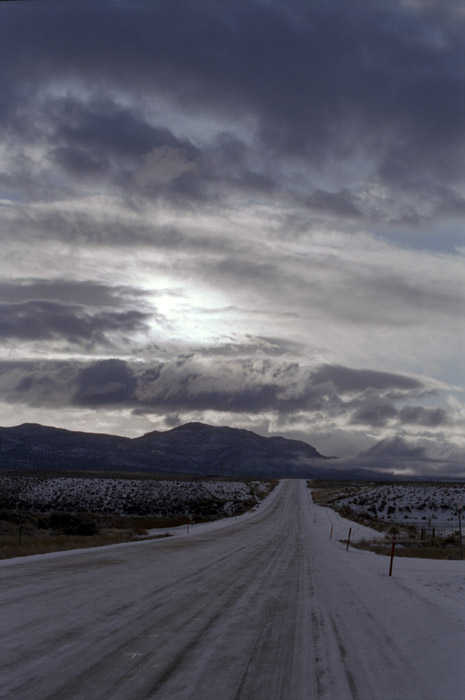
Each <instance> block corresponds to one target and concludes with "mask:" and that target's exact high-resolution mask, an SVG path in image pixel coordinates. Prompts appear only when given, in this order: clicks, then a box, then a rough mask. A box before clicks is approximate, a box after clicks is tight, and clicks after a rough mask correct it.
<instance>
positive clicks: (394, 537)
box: [389, 535, 396, 576]
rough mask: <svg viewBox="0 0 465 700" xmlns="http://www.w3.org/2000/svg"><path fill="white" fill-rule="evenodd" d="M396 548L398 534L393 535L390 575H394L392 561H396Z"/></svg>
mask: <svg viewBox="0 0 465 700" xmlns="http://www.w3.org/2000/svg"><path fill="white" fill-rule="evenodd" d="M395 548H396V536H395V535H393V536H392V546H391V563H390V564H389V576H392V562H393V561H394V550H395Z"/></svg>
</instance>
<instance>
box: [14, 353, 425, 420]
mask: <svg viewBox="0 0 465 700" xmlns="http://www.w3.org/2000/svg"><path fill="white" fill-rule="evenodd" d="M331 369H334V370H335V374H336V376H337V375H339V377H340V374H341V369H345V368H340V367H335V368H332V367H331V366H327V367H326V368H322V369H321V370H320V371H319V372H316V373H313V372H312V371H311V370H309V369H308V368H306V367H303V366H301V365H299V363H297V362H285V361H283V360H277V359H272V358H269V357H268V358H267V357H250V358H244V357H242V358H241V357H239V358H234V359H232V358H230V357H221V356H216V357H215V358H214V359H210V358H208V357H205V356H202V355H188V356H179V357H178V358H176V359H173V360H170V361H163V362H162V361H157V362H152V363H147V362H140V363H137V364H135V363H128V362H125V361H122V360H105V361H99V362H95V363H76V362H70V363H69V364H68V372H67V374H66V382H67V384H66V386H64V387H62V388H61V389H59V390H58V389H57V390H56V391H55V392H50V393H49V395H48V398H47V401H48V402H53V394H54V393H55V394H56V396H57V405H59V404H60V401H62V397H63V396H67V397H68V398H67V401H69V403H70V404H74V405H79V406H89V407H92V408H98V407H99V406H100V405H101V406H106V405H108V403H118V404H119V405H121V406H125V407H127V408H130V409H133V410H134V411H136V412H138V413H143V412H147V413H151V412H153V413H157V414H164V413H169V414H174V413H182V412H185V411H193V410H194V411H220V412H229V413H247V414H251V413H254V414H259V413H260V412H266V411H268V412H270V411H271V412H273V413H276V414H288V415H289V414H292V413H293V412H296V411H303V412H307V413H308V414H309V415H314V414H317V413H318V414H319V415H320V417H326V418H330V417H337V416H350V415H351V414H353V413H354V412H356V411H358V412H359V420H360V421H362V420H365V422H367V421H368V419H369V418H370V416H371V417H372V416H373V410H374V409H373V407H374V406H375V405H376V402H377V403H378V405H383V404H385V405H387V404H388V403H389V399H386V398H384V399H383V397H384V396H385V394H386V391H387V390H388V389H389V390H392V389H393V388H396V391H397V398H403V399H404V400H408V399H410V400H411V399H412V398H414V397H416V396H418V395H419V394H421V391H422V390H424V387H423V386H422V385H421V384H420V383H419V382H417V381H413V380H412V383H411V384H408V383H407V382H405V381H404V379H405V378H404V377H401V376H399V377H396V375H389V380H388V379H387V377H386V376H383V375H384V373H372V374H371V375H370V376H369V377H368V379H367V378H365V379H363V373H362V372H360V373H358V374H357V375H355V376H356V377H357V378H356V379H354V378H353V379H352V380H351V383H350V387H351V388H350V391H351V392H352V393H353V392H355V391H356V392H357V396H356V397H354V398H353V400H352V401H344V400H343V394H344V392H345V391H346V390H347V382H345V383H344V385H343V390H342V392H339V391H338V388H337V385H336V383H334V382H333V381H331V380H329V379H328V380H326V381H325V382H323V383H322V382H320V381H315V376H316V377H318V376H321V375H322V374H324V375H325V376H326V377H330V376H331ZM323 370H326V371H325V372H324V371H323ZM60 371H61V372H62V373H63V372H64V369H63V365H62V366H60ZM347 371H348V373H350V372H351V371H352V370H349V369H348V370H347ZM353 371H354V372H356V370H353ZM377 374H380V375H381V377H378V380H379V381H378V384H379V387H380V388H379V389H377V390H374V389H373V387H372V385H373V383H374V376H375V375H377ZM63 376H64V375H63ZM31 377H33V381H32V383H30V382H31ZM39 377H42V379H43V380H44V381H51V382H53V383H54V384H56V385H57V386H59V382H60V380H59V376H58V375H57V370H56V364H54V363H37V364H36V365H33V364H23V365H11V366H10V365H8V363H3V365H2V381H1V382H0V388H1V389H2V396H3V397H4V400H7V401H8V400H11V401H18V400H20V401H21V402H24V403H31V404H32V403H33V404H34V405H36V402H37V396H36V393H35V388H36V387H37V386H38V381H39ZM28 387H29V388H30V395H29V394H28V391H27V389H28ZM355 387H357V389H356V390H355ZM399 387H402V389H400V388H399ZM387 395H388V396H389V397H390V395H391V394H389V393H388V394H387ZM71 396H72V397H74V398H72V399H71V398H70V397H71ZM109 397H110V398H109ZM369 409H370V410H371V411H372V413H371V414H370V415H369V414H368V410H369ZM363 410H365V415H363V413H362V412H363ZM384 411H386V409H385V408H384ZM378 412H379V409H378ZM417 419H418V420H420V418H419V416H418V417H417ZM372 422H374V419H372Z"/></svg>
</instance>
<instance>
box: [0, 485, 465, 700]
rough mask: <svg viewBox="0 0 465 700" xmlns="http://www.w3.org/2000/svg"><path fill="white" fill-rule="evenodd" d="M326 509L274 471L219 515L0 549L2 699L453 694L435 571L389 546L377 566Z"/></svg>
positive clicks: (379, 698)
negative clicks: (173, 533) (8, 551)
mask: <svg viewBox="0 0 465 700" xmlns="http://www.w3.org/2000/svg"><path fill="white" fill-rule="evenodd" d="M335 517H336V516H335ZM331 518H332V516H331V515H330V513H329V512H328V511H327V510H326V509H322V508H319V507H317V506H315V505H314V504H313V503H312V502H311V497H310V492H309V490H308V489H307V488H306V485H305V482H302V481H285V482H283V483H282V485H281V486H280V487H279V491H278V492H277V493H276V494H274V495H273V496H272V497H271V499H270V503H269V505H268V506H267V507H265V508H263V509H262V510H259V511H258V512H257V513H256V514H254V515H252V516H248V517H247V518H244V519H238V521H237V522H234V521H232V522H231V524H229V525H228V526H227V527H224V528H223V529H212V530H204V531H200V530H199V531H198V532H197V533H196V531H195V527H194V528H192V529H191V533H190V534H189V535H184V536H183V537H177V538H175V537H173V538H169V539H165V540H158V541H147V542H140V543H135V544H129V545H122V546H121V545H117V546H113V547H106V548H100V549H93V550H89V551H80V552H68V553H64V554H63V553H61V554H60V555H59V556H56V555H55V556H41V557H28V558H24V559H18V560H15V561H9V562H3V563H2V566H1V567H0V601H1V603H2V619H3V622H2V634H1V649H0V650H1V654H0V678H1V684H0V697H1V698H8V699H9V700H52V699H53V700H67V699H71V698H72V699H73V700H94V699H95V700H97V699H98V700H105V699H111V700H145V699H148V698H156V699H157V700H219V699H221V700H239V699H247V700H278V699H279V700H303V699H304V698H305V700H309V699H310V698H319V699H320V700H322V699H325V700H388V699H389V700H417V699H418V700H420V699H421V700H455V698H457V700H458V698H459V697H460V698H463V697H464V696H463V692H465V691H464V688H465V676H464V671H463V667H464V664H463V649H464V648H465V646H464V645H465V637H464V618H463V606H462V607H460V606H459V604H458V601H457V597H456V596H455V597H454V596H453V595H452V596H451V595H447V594H444V590H445V589H444V586H445V583H444V582H445V579H444V576H446V574H443V573H442V571H443V569H442V568H439V569H437V571H436V573H434V572H433V574H434V576H433V578H431V576H432V574H431V570H430V568H428V567H429V565H428V566H426V565H424V562H419V563H418V564H417V563H415V564H414V565H413V564H409V563H408V562H407V563H405V562H406V560H403V561H402V563H400V560H399V564H397V562H396V567H397V569H396V572H395V574H396V575H395V576H393V577H391V578H389V577H388V575H387V566H386V558H385V557H380V556H377V555H374V554H371V553H367V552H361V551H359V550H353V551H351V550H349V551H348V552H346V548H345V546H344V545H342V544H341V542H340V541H339V540H338V537H337V536H335V537H334V538H333V539H332V540H330V539H329V523H330V520H331ZM334 524H335V525H336V530H337V528H339V531H341V528H342V527H344V528H345V525H344V523H343V521H341V520H334ZM337 531H338V530H337ZM339 531H338V532H339ZM335 534H336V533H335ZM447 563H448V564H450V565H452V569H451V571H452V574H453V576H452V577H451V578H448V579H447V581H453V582H454V581H455V582H456V583H457V582H458V581H459V580H460V581H463V579H464V577H463V575H462V571H463V570H460V571H459V570H458V568H457V566H456V565H459V564H462V562H447ZM434 564H436V562H434ZM439 564H440V565H441V566H442V567H443V566H444V564H442V563H441V562H439ZM413 566H415V567H416V566H420V569H421V566H423V567H425V566H426V569H425V572H426V573H425V572H424V574H422V575H421V576H419V575H417V574H418V571H417V569H416V568H409V567H413ZM428 572H429V574H428ZM428 576H429V578H428ZM441 576H442V577H443V578H442V579H441ZM425 577H426V578H425ZM438 577H439V578H438ZM419 581H420V583H419ZM421 581H422V583H421ZM425 581H426V582H425ZM438 581H439V582H438ZM434 582H436V583H437V586H436V588H435V587H434V585H433V584H434ZM457 585H458V584H457ZM438 586H439V588H440V590H439V589H438ZM441 586H442V587H441ZM461 610H462V612H461ZM433 665H434V668H433ZM459 693H460V694H459Z"/></svg>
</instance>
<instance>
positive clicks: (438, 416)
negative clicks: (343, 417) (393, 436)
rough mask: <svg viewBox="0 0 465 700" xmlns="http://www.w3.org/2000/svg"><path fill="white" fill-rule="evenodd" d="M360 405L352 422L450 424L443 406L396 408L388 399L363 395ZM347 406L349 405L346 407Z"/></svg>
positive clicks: (424, 425)
mask: <svg viewBox="0 0 465 700" xmlns="http://www.w3.org/2000/svg"><path fill="white" fill-rule="evenodd" d="M354 403H360V406H359V407H358V408H357V409H356V410H355V411H354V413H353V414H352V416H351V419H350V422H351V423H352V424H357V423H358V424H362V425H370V426H372V427H378V428H380V427H382V426H385V425H387V424H388V423H391V425H392V426H393V425H395V426H396V428H401V427H402V426H406V425H409V426H410V425H416V426H419V427H423V428H425V429H427V428H437V427H439V426H447V425H451V424H452V422H453V421H452V418H451V416H450V415H449V414H448V412H447V411H446V410H444V409H443V408H424V407H423V406H404V407H403V408H401V409H397V408H396V407H395V405H394V404H393V403H391V402H389V401H380V400H379V398H378V397H376V396H375V397H372V396H370V395H368V396H365V397H364V398H362V399H361V400H359V401H358V402H352V403H351V406H353V405H354ZM348 408H349V407H348Z"/></svg>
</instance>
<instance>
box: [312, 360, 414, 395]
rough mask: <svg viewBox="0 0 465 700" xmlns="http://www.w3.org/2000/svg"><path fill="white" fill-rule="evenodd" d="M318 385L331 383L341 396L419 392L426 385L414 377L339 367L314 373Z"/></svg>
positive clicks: (324, 367) (313, 377)
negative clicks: (373, 391) (383, 392)
mask: <svg viewBox="0 0 465 700" xmlns="http://www.w3.org/2000/svg"><path fill="white" fill-rule="evenodd" d="M312 382H313V383H314V384H316V385H320V384H325V383H330V384H332V385H333V386H334V389H335V390H336V391H337V392H338V393H340V394H346V393H351V392H360V391H365V390H366V389H376V390H380V391H386V390H397V389H399V390H401V391H418V390H422V389H423V388H424V385H423V384H422V383H421V382H420V381H419V380H418V379H413V378H412V377H408V376H404V375H401V374H393V373H390V372H377V371H374V370H368V369H350V368H349V367H342V366H338V365H323V366H322V367H321V368H320V369H318V370H316V371H315V372H313V373H312Z"/></svg>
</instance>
